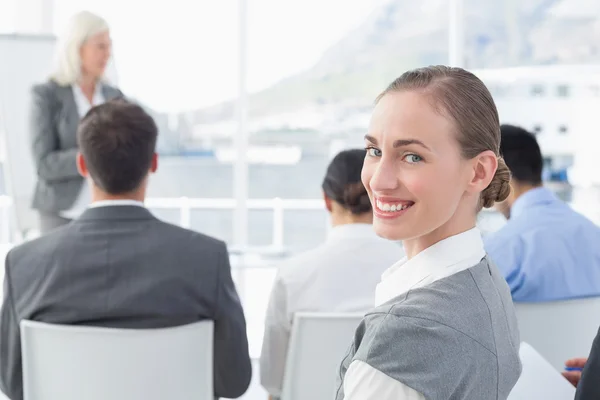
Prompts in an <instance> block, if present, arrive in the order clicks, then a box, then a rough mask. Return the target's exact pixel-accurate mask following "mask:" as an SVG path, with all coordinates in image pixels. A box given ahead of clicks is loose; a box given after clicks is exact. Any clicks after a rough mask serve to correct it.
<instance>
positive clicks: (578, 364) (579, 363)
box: [562, 358, 587, 387]
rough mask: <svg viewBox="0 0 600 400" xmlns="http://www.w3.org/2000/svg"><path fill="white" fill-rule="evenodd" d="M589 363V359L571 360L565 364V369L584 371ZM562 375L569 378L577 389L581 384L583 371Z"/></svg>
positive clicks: (567, 372) (566, 372) (568, 372)
mask: <svg viewBox="0 0 600 400" xmlns="http://www.w3.org/2000/svg"><path fill="white" fill-rule="evenodd" d="M586 362H587V358H571V359H570V360H567V361H566V362H565V367H567V368H581V369H583V367H584V366H585V363H586ZM562 375H563V376H564V377H565V378H567V380H568V381H569V382H571V384H572V385H573V386H575V387H577V384H578V383H579V380H580V379H581V370H579V371H565V372H563V373H562Z"/></svg>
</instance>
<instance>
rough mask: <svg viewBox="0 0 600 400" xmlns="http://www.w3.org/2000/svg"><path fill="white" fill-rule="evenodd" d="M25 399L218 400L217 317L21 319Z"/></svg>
mask: <svg viewBox="0 0 600 400" xmlns="http://www.w3.org/2000/svg"><path fill="white" fill-rule="evenodd" d="M21 336H22V344H21V349H22V354H23V390H24V398H25V400H81V399H86V400H105V399H111V400H142V399H143V400H164V399H173V400H177V399H195V400H209V399H210V400H213V399H214V392H213V322H212V321H202V322H197V323H193V324H190V325H185V326H180V327H175V328H164V329H139V330H137V329H114V328H96V327H87V326H65V325H52V324H45V323H39V322H32V321H22V322H21Z"/></svg>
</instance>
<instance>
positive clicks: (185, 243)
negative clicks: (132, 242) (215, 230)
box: [155, 219, 227, 253]
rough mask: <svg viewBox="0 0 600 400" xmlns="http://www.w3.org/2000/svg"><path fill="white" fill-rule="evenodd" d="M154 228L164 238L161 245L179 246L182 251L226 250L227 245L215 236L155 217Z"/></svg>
mask: <svg viewBox="0 0 600 400" xmlns="http://www.w3.org/2000/svg"><path fill="white" fill-rule="evenodd" d="M155 229H157V231H158V236H159V237H161V238H164V242H163V244H162V245H163V246H168V247H175V248H180V249H181V251H183V252H194V253H197V252H206V251H211V252H226V250H227V245H226V244H225V242H224V241H222V240H220V239H217V238H215V237H212V236H209V235H206V234H204V233H200V232H198V231H194V230H191V229H187V228H183V227H181V226H179V225H175V224H171V223H169V222H165V221H161V220H158V219H157V224H156V226H155Z"/></svg>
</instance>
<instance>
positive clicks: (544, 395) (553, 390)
mask: <svg viewBox="0 0 600 400" xmlns="http://www.w3.org/2000/svg"><path fill="white" fill-rule="evenodd" d="M519 357H520V358H521V363H522V364H523V372H522V373H521V376H520V377H519V380H518V381H517V384H516V385H515V387H514V388H513V390H512V391H511V392H510V395H509V396H508V400H532V399H544V400H572V399H573V397H574V396H575V388H574V387H573V386H572V385H571V384H570V383H569V382H568V381H567V380H566V379H565V378H563V376H562V375H561V374H559V373H558V371H556V370H555V369H554V367H553V366H552V365H550V363H548V361H546V360H545V359H544V357H542V356H541V355H540V354H539V353H538V352H537V351H535V349H534V348H533V347H531V346H530V345H529V344H527V343H525V342H522V343H521V348H520V349H519Z"/></svg>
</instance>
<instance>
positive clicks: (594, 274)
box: [485, 187, 600, 302]
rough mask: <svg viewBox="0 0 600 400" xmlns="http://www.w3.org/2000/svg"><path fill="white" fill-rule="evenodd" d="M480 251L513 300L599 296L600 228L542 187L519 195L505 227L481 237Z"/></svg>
mask: <svg viewBox="0 0 600 400" xmlns="http://www.w3.org/2000/svg"><path fill="white" fill-rule="evenodd" d="M598 206H600V204H599V205H598ZM485 249H486V251H487V253H488V254H489V255H490V257H491V258H492V260H493V261H494V262H495V263H496V265H497V266H498V268H499V269H500V271H501V272H502V273H503V275H504V277H505V278H506V281H507V282H508V285H509V286H510V290H511V292H512V297H513V300H514V301H522V302H536V301H551V300H562V299H571V298H578V297H588V296H598V295H600V227H598V226H596V225H595V224H594V223H593V222H591V221H590V220H588V219H587V218H585V217H584V216H582V215H581V214H578V213H577V212H575V211H574V210H573V209H572V208H571V207H569V205H567V204H566V203H564V202H563V201H561V200H560V199H558V198H557V197H556V196H555V195H554V193H552V192H551V191H550V190H548V189H546V188H543V187H540V188H536V189H532V190H530V191H528V192H526V193H525V194H523V195H521V196H520V197H519V198H518V199H517V200H516V201H515V203H514V204H513V206H512V208H511V218H510V220H509V221H508V223H507V224H506V225H505V226H504V227H503V228H502V229H500V230H499V231H498V232H496V233H494V234H492V235H489V236H488V237H487V238H486V240H485Z"/></svg>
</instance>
